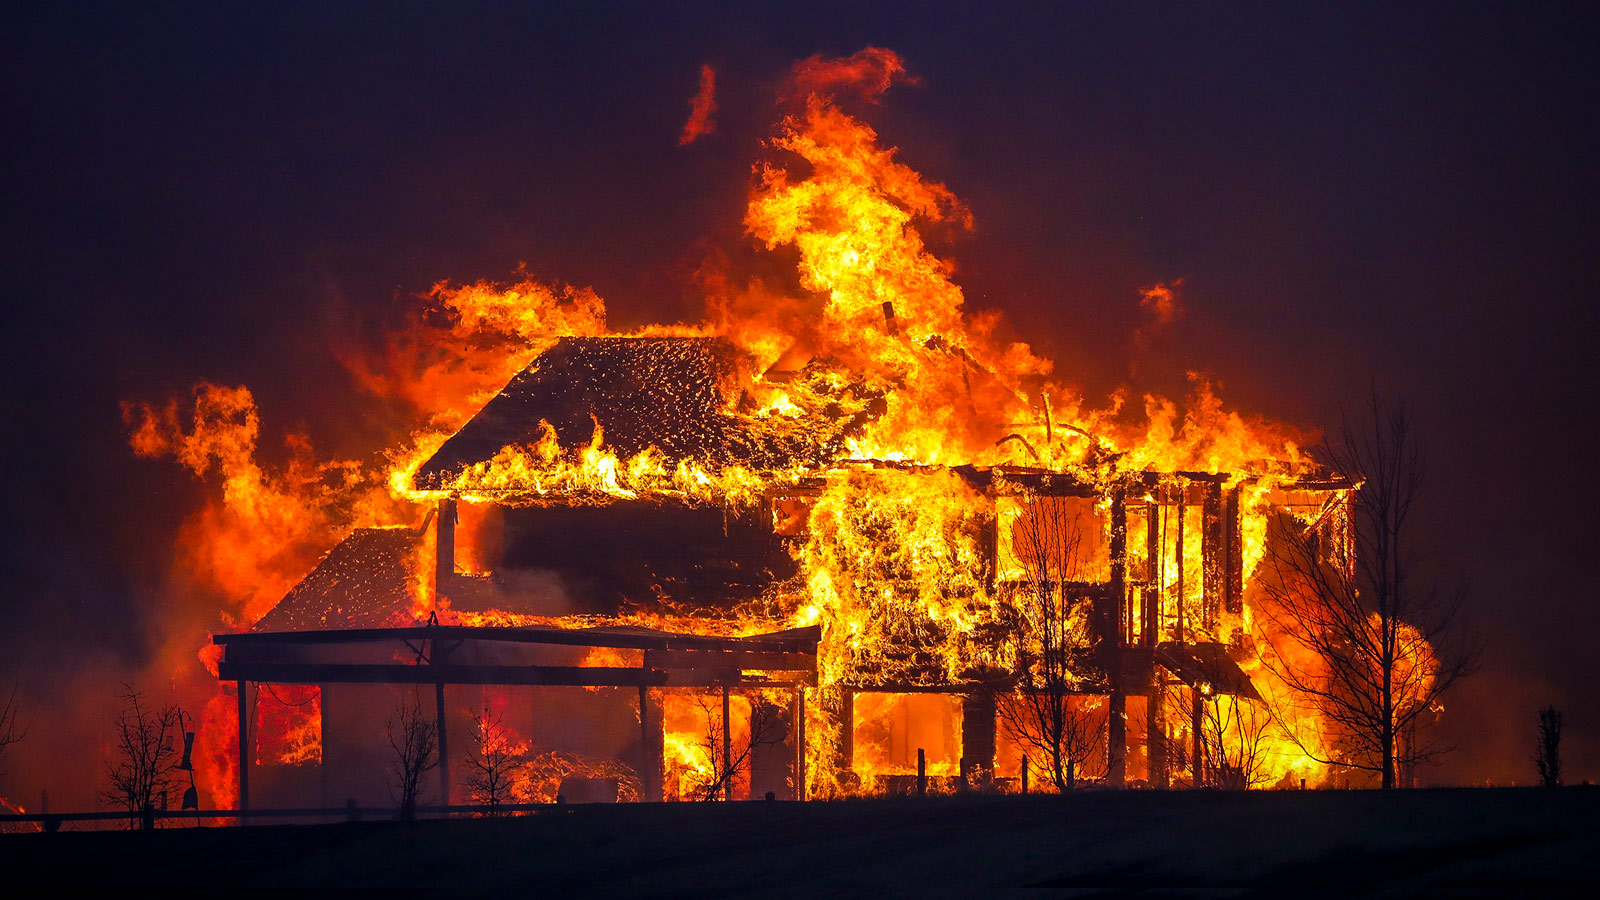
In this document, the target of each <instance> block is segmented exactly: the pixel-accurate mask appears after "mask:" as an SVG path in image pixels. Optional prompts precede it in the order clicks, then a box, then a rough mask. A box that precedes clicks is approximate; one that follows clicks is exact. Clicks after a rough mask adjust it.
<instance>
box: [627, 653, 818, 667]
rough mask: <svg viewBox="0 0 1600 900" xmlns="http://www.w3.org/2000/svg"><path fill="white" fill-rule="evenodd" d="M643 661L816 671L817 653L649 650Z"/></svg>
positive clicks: (650, 664)
mask: <svg viewBox="0 0 1600 900" xmlns="http://www.w3.org/2000/svg"><path fill="white" fill-rule="evenodd" d="M644 665H645V668H647V669H722V670H734V671H737V670H740V669H760V670H765V671H768V672H814V671H816V668H817V657H816V656H815V655H813V654H809V653H766V652H761V651H755V650H646V651H645V652H644Z"/></svg>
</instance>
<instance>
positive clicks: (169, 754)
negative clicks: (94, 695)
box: [101, 683, 183, 829]
mask: <svg viewBox="0 0 1600 900" xmlns="http://www.w3.org/2000/svg"><path fill="white" fill-rule="evenodd" d="M118 696H119V697H121V698H122V701H123V705H122V711H121V712H119V713H118V714H117V718H116V719H115V721H114V722H113V727H114V729H115V731H114V738H113V740H114V741H115V743H114V745H113V746H112V748H111V750H112V754H113V758H112V759H109V760H107V761H106V776H107V787H106V789H105V790H104V791H102V792H101V796H102V797H103V798H105V800H106V802H108V803H113V804H116V805H117V806H120V807H123V808H124V809H126V810H127V811H128V817H129V824H130V826H137V827H142V828H146V829H149V828H154V827H155V812H156V811H157V810H165V809H166V808H167V805H168V803H169V801H170V800H171V798H172V796H173V794H174V793H175V792H176V791H177V790H178V788H179V787H180V782H179V780H178V775H177V772H178V764H179V762H181V756H180V751H179V749H178V742H179V741H181V740H182V739H183V724H182V723H183V713H182V712H181V711H180V710H179V709H178V707H177V706H175V705H172V704H167V705H165V706H159V707H158V706H153V705H151V704H150V702H149V701H148V700H146V699H145V696H144V692H143V691H140V690H139V689H137V688H135V687H134V686H133V685H131V684H127V683H124V684H123V685H122V693H121V694H119V695H118Z"/></svg>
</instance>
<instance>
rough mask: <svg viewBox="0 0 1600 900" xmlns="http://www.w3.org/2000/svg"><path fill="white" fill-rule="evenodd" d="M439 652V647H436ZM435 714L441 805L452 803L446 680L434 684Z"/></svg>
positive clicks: (435, 649)
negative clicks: (446, 723)
mask: <svg viewBox="0 0 1600 900" xmlns="http://www.w3.org/2000/svg"><path fill="white" fill-rule="evenodd" d="M434 652H436V653H437V652H438V648H437V647H435V648H434ZM433 715H434V724H435V725H436V726H437V727H438V729H439V805H440V806H449V805H450V742H449V731H448V730H447V729H446V728H445V718H444V682H442V681H439V682H435V683H434V685H433Z"/></svg>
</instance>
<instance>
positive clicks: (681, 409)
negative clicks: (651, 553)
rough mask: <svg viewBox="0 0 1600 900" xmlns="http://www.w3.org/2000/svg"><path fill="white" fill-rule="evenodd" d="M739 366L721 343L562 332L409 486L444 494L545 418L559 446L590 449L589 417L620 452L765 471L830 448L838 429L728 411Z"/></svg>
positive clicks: (817, 456) (810, 459) (826, 453)
mask: <svg viewBox="0 0 1600 900" xmlns="http://www.w3.org/2000/svg"><path fill="white" fill-rule="evenodd" d="M743 362H745V360H744V359H743V358H742V354H741V351H739V350H738V349H737V348H736V347H734V345H733V344H731V343H729V342H728V341H726V340H723V339H721V338H686V337H566V338H562V339H561V340H560V341H558V342H557V343H556V344H555V346H553V347H551V348H550V349H549V350H547V351H545V352H544V353H543V354H541V355H540V356H539V357H538V358H537V359H535V360H534V361H533V363H532V364H530V365H529V366H528V367H527V368H526V369H524V370H522V371H521V372H519V373H518V374H517V375H516V376H515V377H513V378H512V379H511V381H510V383H508V384H507V385H506V386H505V388H504V389H502V390H501V391H500V393H499V394H497V395H496V396H495V397H494V398H493V399H492V400H490V401H489V402H488V403H487V404H485V405H484V407H483V409H482V410H480V411H479V412H478V414H477V415H475V416H473V417H472V419H471V420H470V421H469V422H467V424H466V425H465V426H463V427H462V428H461V430H460V431H458V432H457V433H456V434H455V435H454V436H452V437H451V438H450V439H449V440H447V441H446V442H445V443H444V444H443V446H441V447H440V448H439V450H438V451H437V452H436V453H434V455H433V456H432V457H430V458H429V459H428V460H427V461H426V462H424V463H423V464H422V465H421V467H420V468H419V469H418V470H417V472H416V475H415V477H414V481H413V483H414V485H415V486H416V487H417V488H419V489H423V490H437V489H441V488H443V487H445V486H446V485H447V484H449V483H450V482H451V480H452V479H454V478H456V477H458V476H460V475H461V474H462V472H464V471H465V470H467V469H468V468H470V467H472V466H476V465H483V464H487V463H489V462H490V461H491V460H493V459H494V457H495V456H496V454H498V453H500V451H501V450H502V449H504V448H508V447H533V446H535V445H536V444H538V442H539V441H540V439H541V437H542V436H543V431H544V428H543V424H542V423H548V424H549V426H550V427H551V428H552V429H554V431H555V435H556V438H557V440H558V441H559V443H560V446H561V447H562V448H565V449H568V450H570V449H571V448H575V447H582V446H586V445H587V444H589V443H590V441H591V440H592V438H593V435H594V431H595V425H596V423H598V424H599V427H600V429H601V430H602V434H603V440H604V446H605V447H606V449H607V450H609V451H611V452H613V453H615V454H616V455H617V456H618V457H620V458H623V459H626V458H630V457H633V456H634V455H636V454H638V453H641V452H644V451H646V450H651V449H652V448H653V450H654V451H659V452H660V454H661V455H662V457H663V458H664V460H665V461H666V463H667V464H668V465H673V464H676V463H678V462H680V461H683V460H692V461H695V462H697V463H699V464H702V465H707V466H710V467H713V468H723V467H728V466H739V467H742V468H746V469H750V470H754V471H763V470H773V469H779V468H787V467H792V466H796V465H817V464H820V463H823V462H825V461H826V460H828V459H829V458H831V457H832V456H834V455H836V452H837V446H836V436H830V434H829V432H830V430H831V431H836V430H837V429H829V428H827V427H825V426H823V427H808V426H809V425H810V424H811V423H802V422H796V421H794V420H784V421H779V420H778V418H777V417H759V416H754V415H749V414H746V413H744V412H740V411H737V407H738V405H739V401H740V399H741V395H742V386H741V385H740V383H739V379H740V378H741V377H744V375H745V372H746V367H745V366H743V365H741V363H743Z"/></svg>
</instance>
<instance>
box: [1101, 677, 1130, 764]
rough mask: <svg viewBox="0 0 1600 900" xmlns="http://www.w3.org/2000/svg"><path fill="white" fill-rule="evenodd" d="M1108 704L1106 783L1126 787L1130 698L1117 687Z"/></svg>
mask: <svg viewBox="0 0 1600 900" xmlns="http://www.w3.org/2000/svg"><path fill="white" fill-rule="evenodd" d="M1113 690H1116V691H1117V692H1116V693H1114V694H1112V695H1111V698H1110V702H1109V703H1108V704H1107V706H1108V707H1109V711H1108V712H1107V713H1106V783H1108V784H1110V785H1111V786H1112V787H1124V786H1126V785H1127V783H1128V698H1127V695H1125V694H1123V693H1122V692H1121V691H1120V690H1118V689H1117V688H1113Z"/></svg>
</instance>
